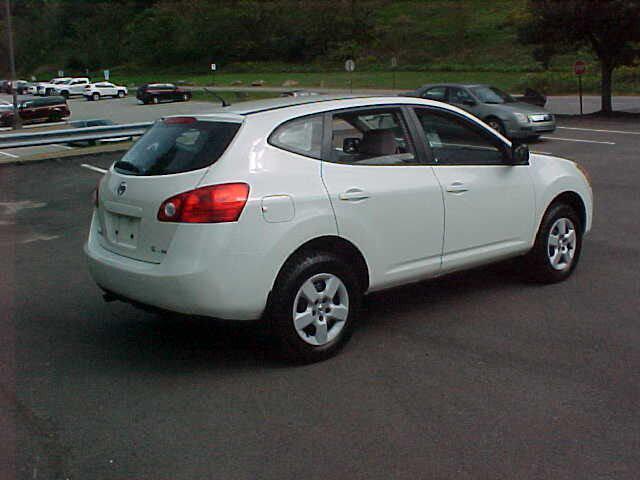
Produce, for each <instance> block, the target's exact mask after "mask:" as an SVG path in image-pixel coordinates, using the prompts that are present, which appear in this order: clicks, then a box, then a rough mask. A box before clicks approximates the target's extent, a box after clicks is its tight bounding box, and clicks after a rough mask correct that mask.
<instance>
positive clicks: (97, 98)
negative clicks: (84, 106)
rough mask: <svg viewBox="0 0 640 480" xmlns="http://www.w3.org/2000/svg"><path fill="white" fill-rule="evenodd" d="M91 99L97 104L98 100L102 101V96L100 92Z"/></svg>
mask: <svg viewBox="0 0 640 480" xmlns="http://www.w3.org/2000/svg"><path fill="white" fill-rule="evenodd" d="M91 99H92V100H93V101H94V102H97V101H98V100H100V94H99V93H98V92H96V93H94V94H93V95H91Z"/></svg>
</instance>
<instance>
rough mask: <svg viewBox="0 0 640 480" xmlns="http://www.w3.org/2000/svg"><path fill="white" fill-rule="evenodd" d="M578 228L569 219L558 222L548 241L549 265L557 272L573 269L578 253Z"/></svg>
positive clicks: (554, 224)
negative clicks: (575, 256)
mask: <svg viewBox="0 0 640 480" xmlns="http://www.w3.org/2000/svg"><path fill="white" fill-rule="evenodd" d="M576 246H577V235H576V227H575V225H574V224H573V222H572V221H571V220H570V219H568V218H559V219H558V220H556V221H555V222H554V223H553V225H552V227H551V230H549V239H548V241H547V255H548V257H549V263H551V266H552V267H553V268H554V269H555V270H566V269H568V268H569V267H571V264H572V263H573V257H574V255H575V253H576Z"/></svg>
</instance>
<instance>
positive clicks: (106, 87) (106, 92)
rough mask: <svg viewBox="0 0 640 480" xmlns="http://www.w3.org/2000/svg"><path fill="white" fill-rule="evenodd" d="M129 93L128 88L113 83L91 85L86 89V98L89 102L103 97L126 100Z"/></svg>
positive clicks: (84, 93)
mask: <svg viewBox="0 0 640 480" xmlns="http://www.w3.org/2000/svg"><path fill="white" fill-rule="evenodd" d="M128 93H129V91H128V89H127V87H123V86H121V85H114V84H113V83H111V82H98V83H90V84H89V85H86V86H85V87H84V92H82V94H83V95H84V98H86V99H87V100H94V101H97V100H100V99H101V98H102V97H118V98H124V97H126V96H127V94H128Z"/></svg>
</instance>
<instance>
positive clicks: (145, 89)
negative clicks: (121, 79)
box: [136, 83, 191, 105]
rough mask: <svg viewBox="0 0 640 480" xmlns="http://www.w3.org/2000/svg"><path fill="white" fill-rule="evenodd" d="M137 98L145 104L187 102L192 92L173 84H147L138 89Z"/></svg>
mask: <svg viewBox="0 0 640 480" xmlns="http://www.w3.org/2000/svg"><path fill="white" fill-rule="evenodd" d="M136 98H137V99H138V100H139V101H140V102H142V103H144V104H145V105H146V104H147V103H160V102H187V101H189V100H191V92H190V91H189V90H184V89H182V88H180V87H176V86H175V85H174V84H173V83H147V84H145V85H142V86H141V87H139V88H138V91H137V92H136Z"/></svg>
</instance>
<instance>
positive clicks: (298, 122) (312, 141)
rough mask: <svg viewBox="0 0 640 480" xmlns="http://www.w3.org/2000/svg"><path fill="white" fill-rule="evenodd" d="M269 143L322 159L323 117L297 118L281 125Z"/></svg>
mask: <svg viewBox="0 0 640 480" xmlns="http://www.w3.org/2000/svg"><path fill="white" fill-rule="evenodd" d="M269 143H271V144H272V145H273V146H275V147H279V148H282V149H283V150H288V151H290V152H294V153H299V154H300V155H305V156H307V157H313V158H318V159H319V158H321V155H320V152H321V151H322V116H321V115H313V116H309V117H303V118H297V119H295V120H291V121H289V122H286V123H284V124H282V125H280V126H279V127H278V128H277V129H276V130H275V131H274V132H273V134H272V135H271V137H270V138H269Z"/></svg>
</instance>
